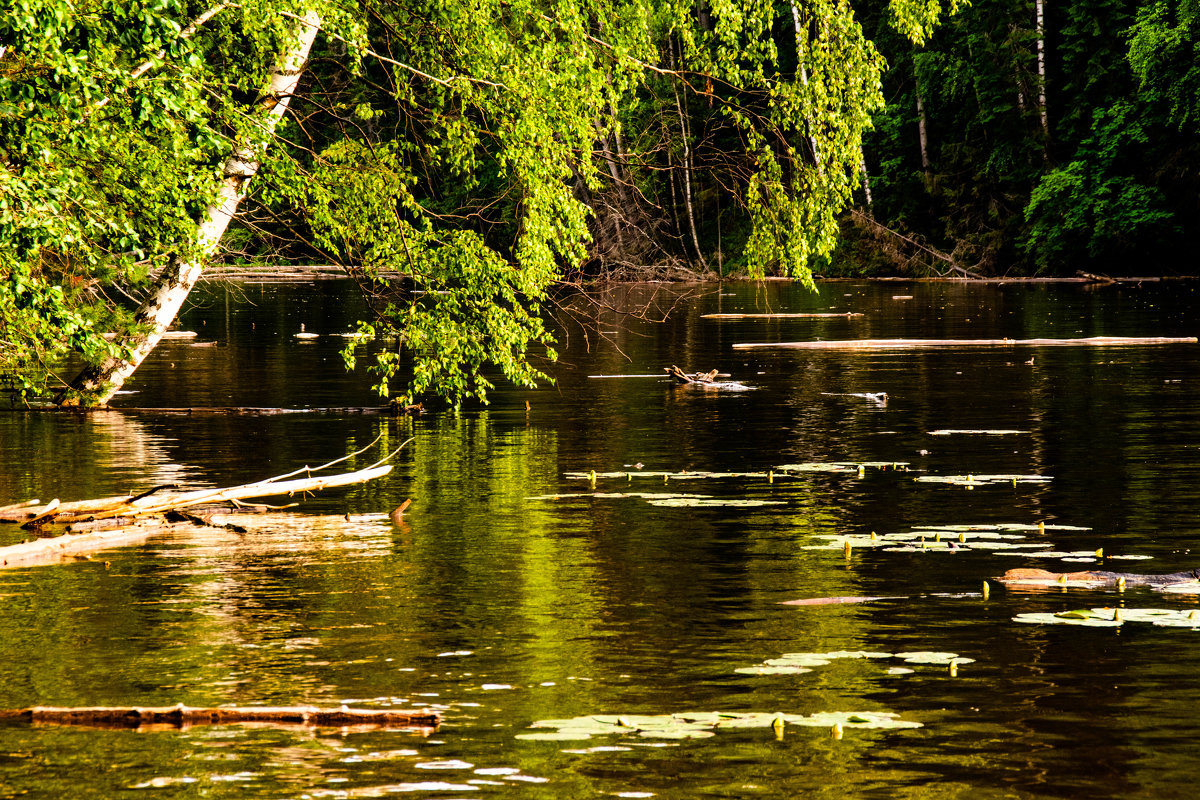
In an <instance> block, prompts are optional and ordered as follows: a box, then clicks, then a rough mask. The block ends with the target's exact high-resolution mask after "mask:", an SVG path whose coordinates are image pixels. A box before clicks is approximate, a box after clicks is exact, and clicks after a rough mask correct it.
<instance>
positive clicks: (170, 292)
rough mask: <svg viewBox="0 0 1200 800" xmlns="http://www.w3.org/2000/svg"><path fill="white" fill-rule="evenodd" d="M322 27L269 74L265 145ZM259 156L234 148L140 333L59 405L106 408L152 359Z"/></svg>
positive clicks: (245, 147)
mask: <svg viewBox="0 0 1200 800" xmlns="http://www.w3.org/2000/svg"><path fill="white" fill-rule="evenodd" d="M320 25H321V18H320V17H319V16H317V15H316V14H315V13H313V12H309V14H307V15H306V16H305V17H304V18H303V19H302V20H301V22H300V24H299V30H298V31H297V32H296V39H295V41H294V42H293V43H292V47H291V49H290V50H289V51H288V52H287V53H285V54H284V56H283V58H282V59H281V61H280V65H279V67H278V68H277V69H276V70H275V72H274V73H272V75H271V79H270V82H269V84H268V85H267V87H266V90H265V91H264V93H263V99H262V104H263V105H264V106H266V107H267V108H268V112H267V115H266V117H265V118H264V120H263V122H262V133H263V134H264V140H265V138H267V137H270V135H271V134H272V133H274V131H275V127H276V125H278V123H279V120H280V119H281V118H282V117H283V115H284V113H285V112H286V111H287V107H288V102H289V101H290V100H291V98H292V95H293V94H294V93H295V91H296V84H297V83H298V82H299V80H300V73H301V71H302V70H303V67H304V62H305V61H306V60H307V59H308V52H309V50H310V49H311V48H312V44H313V41H314V40H315V39H316V37H317V31H318V30H319V29H320ZM261 155H262V153H261V149H260V148H259V147H258V146H255V145H252V144H250V143H248V142H246V141H238V142H235V143H234V147H233V151H232V152H231V153H230V155H229V157H228V158H227V159H226V160H225V168H224V171H223V173H222V174H223V177H222V180H221V185H220V187H219V189H218V192H217V196H216V199H214V200H213V202H212V203H211V204H210V205H209V206H208V208H207V209H205V212H204V216H203V217H202V218H201V220H200V223H199V225H198V226H197V228H196V241H195V247H194V248H193V250H192V251H191V252H190V253H189V254H188V256H187V257H184V256H179V255H176V256H174V257H172V259H171V261H170V263H169V264H168V265H167V267H166V269H164V270H163V272H162V274H161V275H159V277H158V278H157V280H155V282H154V286H153V288H152V289H151V292H150V295H149V296H148V297H147V298H146V299H145V301H143V302H142V305H141V307H139V308H138V310H137V313H136V315H135V318H134V319H135V322H136V323H137V327H138V328H139V329H140V331H141V332H135V333H131V334H127V335H126V336H125V337H124V338H122V339H121V340H119V341H118V345H120V346H121V347H122V348H123V349H125V350H126V351H127V353H128V355H127V356H124V357H117V356H109V357H108V358H106V359H104V360H103V361H102V362H100V363H99V364H96V365H93V366H90V367H88V368H86V369H85V370H83V371H82V372H81V373H79V375H78V376H76V378H75V380H74V381H72V382H71V385H70V387H69V388H68V389H67V390H66V392H64V393H63V395H62V396H61V397H60V398H59V403H60V405H64V406H81V405H85V406H90V405H105V404H106V403H108V401H109V400H111V399H112V398H113V396H114V395H115V394H116V393H117V391H118V390H119V389H120V388H121V386H122V385H123V384H124V383H125V381H126V380H128V378H129V376H130V375H132V374H133V373H134V371H135V370H136V369H137V368H138V366H139V365H141V363H142V361H143V360H145V358H146V356H148V355H149V354H150V351H151V350H153V349H154V347H155V345H157V344H158V342H159V340H160V339H161V338H162V335H163V333H164V332H165V331H166V330H167V328H169V327H170V326H171V323H172V322H174V320H175V315H176V314H178V313H179V309H180V307H181V306H182V305H183V301H184V300H185V299H187V296H188V293H189V292H190V291H191V290H192V287H193V286H194V285H195V284H196V281H197V280H198V279H199V277H200V274H201V273H202V272H203V271H204V267H205V265H206V262H207V261H208V259H209V257H211V256H212V254H213V253H214V252H216V249H217V245H218V244H220V241H221V237H222V236H224V234H225V229H226V228H228V227H229V222H230V221H231V220H232V219H233V217H234V215H236V214H237V209H238V205H239V204H240V203H241V201H242V198H244V197H245V196H246V184H247V183H248V182H249V180H250V178H252V177H253V176H254V174H255V173H256V172H258V167H259V158H260V156H261Z"/></svg>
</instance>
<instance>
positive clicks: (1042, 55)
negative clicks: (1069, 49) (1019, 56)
mask: <svg viewBox="0 0 1200 800" xmlns="http://www.w3.org/2000/svg"><path fill="white" fill-rule="evenodd" d="M1043 2H1044V0H1035V3H1034V7H1035V8H1036V9H1037V54H1038V112H1039V113H1040V114H1041V117H1042V131H1043V132H1044V133H1045V134H1046V136H1049V135H1050V116H1049V114H1048V113H1047V111H1046V18H1045V8H1044V6H1043Z"/></svg>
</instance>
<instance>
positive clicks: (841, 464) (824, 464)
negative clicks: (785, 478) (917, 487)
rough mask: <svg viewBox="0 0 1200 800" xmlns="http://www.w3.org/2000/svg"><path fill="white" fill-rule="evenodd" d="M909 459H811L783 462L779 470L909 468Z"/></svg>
mask: <svg viewBox="0 0 1200 800" xmlns="http://www.w3.org/2000/svg"><path fill="white" fill-rule="evenodd" d="M908 466H909V463H908V462H907V461H811V462H807V463H804V464H781V465H780V466H778V467H776V468H775V470H776V471H777V472H855V473H857V472H858V471H859V470H868V469H880V470H884V469H896V470H907V469H908Z"/></svg>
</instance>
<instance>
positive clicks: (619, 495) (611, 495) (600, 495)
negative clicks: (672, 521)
mask: <svg viewBox="0 0 1200 800" xmlns="http://www.w3.org/2000/svg"><path fill="white" fill-rule="evenodd" d="M710 496H711V495H707V494H680V493H678V492H569V493H565V494H539V495H536V496H534V497H527V498H525V499H526V500H570V499H574V498H579V497H591V498H595V499H597V500H620V499H623V498H627V497H632V498H635V499H639V500H672V499H676V498H684V497H690V498H697V499H699V498H706V497H710Z"/></svg>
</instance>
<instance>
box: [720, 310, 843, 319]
mask: <svg viewBox="0 0 1200 800" xmlns="http://www.w3.org/2000/svg"><path fill="white" fill-rule="evenodd" d="M861 316H862V312H861V311H847V312H845V313H833V312H824V313H807V314H801V313H780V314H701V315H700V319H832V318H835V317H861Z"/></svg>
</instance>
